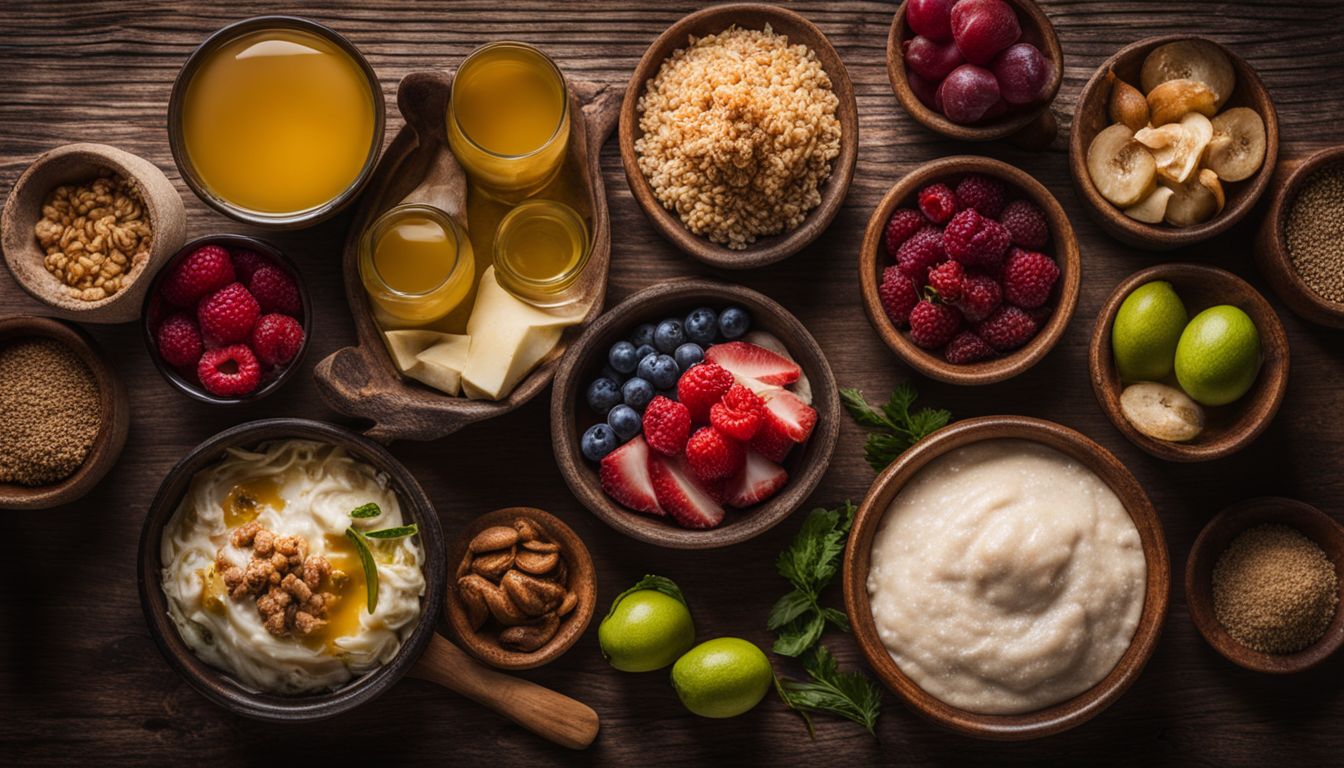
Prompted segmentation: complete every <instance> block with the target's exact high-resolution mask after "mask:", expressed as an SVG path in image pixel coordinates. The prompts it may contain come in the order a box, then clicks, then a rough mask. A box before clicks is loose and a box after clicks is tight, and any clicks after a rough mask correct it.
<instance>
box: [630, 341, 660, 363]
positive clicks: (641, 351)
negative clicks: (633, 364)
mask: <svg viewBox="0 0 1344 768" xmlns="http://www.w3.org/2000/svg"><path fill="white" fill-rule="evenodd" d="M656 354H658V350H656V349H654V348H653V345H652V344H640V345H639V348H638V349H636V350H635V360H636V361H639V360H643V359H644V358H646V357H648V356H649V355H656Z"/></svg>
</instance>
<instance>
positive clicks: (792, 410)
mask: <svg viewBox="0 0 1344 768" xmlns="http://www.w3.org/2000/svg"><path fill="white" fill-rule="evenodd" d="M765 411H766V413H767V414H769V416H767V417H766V422H767V423H768V422H770V421H778V422H779V423H780V424H782V425H783V429H784V432H785V434H787V435H788V436H789V439H790V440H792V441H793V442H795V443H801V442H803V441H804V440H806V439H807V436H808V435H810V434H812V428H813V427H815V426H816V425H817V412H816V410H815V409H813V408H812V406H810V405H808V404H807V403H804V402H803V401H802V400H801V399H799V397H798V396H797V395H795V394H793V393H792V392H790V391H789V390H787V389H780V390H776V391H774V392H770V393H769V394H767V395H766V396H765ZM771 417H773V418H771Z"/></svg>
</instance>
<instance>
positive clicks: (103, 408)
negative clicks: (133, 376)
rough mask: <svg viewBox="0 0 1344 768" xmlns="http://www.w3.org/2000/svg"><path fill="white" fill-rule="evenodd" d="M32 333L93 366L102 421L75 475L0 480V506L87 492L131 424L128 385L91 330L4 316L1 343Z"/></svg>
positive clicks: (117, 452) (43, 505) (52, 502)
mask: <svg viewBox="0 0 1344 768" xmlns="http://www.w3.org/2000/svg"><path fill="white" fill-rule="evenodd" d="M31 338H46V339H52V340H54V341H57V342H60V343H61V344H64V345H65V346H66V347H67V348H68V349H69V350H70V351H71V352H74V353H75V356H76V357H78V358H79V359H80V360H81V361H82V362H83V363H84V364H85V365H87V366H88V367H89V372H90V373H92V374H93V378H94V379H95V380H96V381H97V383H98V408H99V411H100V415H99V421H100V424H99V426H98V434H97V435H96V436H95V437H94V438H93V445H92V446H90V448H89V454H88V456H86V457H85V458H84V463H83V464H81V465H80V466H79V468H78V469H76V470H75V471H74V473H73V474H71V475H70V476H69V477H67V478H65V479H64V480H62V481H60V482H58V483H55V484H53V485H41V486H27V485H19V484H17V483H0V509H48V508H51V507H56V506H60V505H62V504H69V503H70V502H72V501H74V500H76V499H79V498H81V497H83V496H84V495H85V494H87V493H88V492H89V491H91V490H93V487H94V486H96V485H97V484H98V481H100V480H102V479H103V477H104V476H105V475H106V474H107V472H108V470H110V469H112V465H113V464H116V463H117V458H118V457H120V456H121V449H122V447H123V446H125V445H126V433H127V431H128V430H129V429H130V425H131V406H130V402H129V400H128V399H127V396H126V387H125V385H123V384H122V382H121V379H120V377H118V376H117V374H116V371H114V370H113V369H112V366H111V365H109V364H108V362H107V358H106V357H104V356H103V354H102V353H101V352H100V351H98V348H97V346H96V345H95V344H94V342H93V339H91V338H89V336H88V334H86V333H84V332H83V331H81V330H79V329H78V328H76V327H74V326H71V325H67V324H65V323H63V322H61V321H59V320H52V319H49V318H45V317H27V316H21V317H6V318H0V348H3V347H4V346H6V345H8V344H9V343H10V342H12V341H20V340H23V339H31Z"/></svg>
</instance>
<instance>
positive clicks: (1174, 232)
mask: <svg viewBox="0 0 1344 768" xmlns="http://www.w3.org/2000/svg"><path fill="white" fill-rule="evenodd" d="M1178 40H1202V41H1204V42H1206V43H1211V44H1213V45H1216V46H1218V48H1219V49H1220V50H1222V52H1223V53H1224V54H1226V55H1227V58H1228V60H1229V61H1231V62H1232V68H1233V69H1234V70H1236V74H1237V84H1236V87H1235V89H1234V90H1233V91H1232V95H1231V97H1229V98H1228V100H1227V102H1226V103H1224V104H1223V106H1222V109H1221V110H1219V111H1220V112H1221V111H1225V110H1227V109H1230V108H1232V107H1250V108H1251V109H1254V110H1255V111H1256V112H1258V113H1260V117H1261V118H1262V119H1263V120H1264V121H1265V162H1264V164H1263V165H1261V166H1260V170H1259V171H1258V172H1257V173H1256V174H1255V175H1254V176H1252V177H1251V178H1249V179H1246V180H1245V181H1237V182H1229V183H1228V184H1226V185H1225V186H1224V190H1225V192H1226V194H1227V204H1226V205H1225V206H1224V208H1223V210H1222V212H1221V213H1219V214H1218V215H1217V216H1214V217H1213V218H1212V219H1209V220H1208V221H1206V222H1204V223H1203V224H1196V225H1194V226H1190V227H1173V226H1168V225H1166V224H1144V223H1143V222H1141V221H1135V220H1134V219H1131V218H1129V217H1128V216H1126V215H1125V214H1124V212H1123V211H1122V210H1120V209H1119V208H1117V207H1116V206H1114V205H1112V204H1111V203H1110V201H1108V200H1107V199H1106V198H1104V197H1102V196H1101V193H1100V192H1098V191H1097V187H1096V185H1094V184H1093V183H1092V176H1091V175H1090V174H1089V173H1088V172H1087V148H1088V147H1089V146H1091V144H1092V139H1094V138H1096V136H1097V134H1098V133H1101V132H1102V131H1103V130H1104V129H1105V128H1107V127H1108V126H1109V125H1110V124H1111V119H1110V117H1109V116H1108V114H1107V108H1106V103H1107V100H1108V99H1109V98H1110V93H1111V89H1110V86H1109V85H1108V84H1107V83H1106V73H1107V72H1108V71H1110V70H1112V69H1114V70H1115V74H1116V76H1117V77H1119V78H1120V79H1121V80H1124V81H1125V82H1127V83H1129V84H1130V85H1133V86H1134V87H1135V88H1138V87H1139V86H1138V82H1139V77H1138V75H1139V70H1140V69H1141V68H1142V67H1143V60H1144V59H1145V58H1146V57H1147V56H1148V54H1149V53H1150V52H1151V51H1152V50H1153V49H1155V48H1157V47H1158V46H1161V45H1165V44H1167V43H1172V42H1176V41H1178ZM1073 115H1074V117H1073V128H1072V130H1071V131H1070V136H1069V170H1070V172H1072V174H1073V185H1074V187H1075V188H1076V189H1077V190H1078V193H1079V195H1081V196H1082V198H1083V202H1084V204H1085V205H1084V207H1085V208H1086V209H1087V212H1088V213H1089V214H1090V215H1091V216H1092V218H1093V220H1095V221H1096V222H1097V224H1099V225H1100V226H1101V228H1102V229H1104V230H1106V232H1107V233H1108V234H1110V235H1111V236H1112V237H1114V238H1115V239H1117V240H1119V241H1121V242H1123V243H1126V244H1128V245H1132V246H1134V247H1135V248H1143V249H1146V250H1152V251H1166V250H1171V249H1172V248H1180V247H1182V246H1186V245H1193V244H1195V243H1199V242H1203V241H1205V240H1208V239H1209V238H1211V237H1214V236H1215V235H1219V234H1221V233H1223V232H1226V231H1227V230H1228V229H1229V228H1231V227H1232V225H1233V224H1236V223H1237V222H1238V221H1241V220H1242V219H1243V218H1245V217H1246V214H1248V213H1250V211H1251V208H1253V207H1255V202H1256V201H1257V200H1259V199H1260V195H1261V194H1263V193H1264V191H1265V188H1266V187H1268V186H1269V181H1270V178H1272V177H1273V175H1274V166H1275V164H1276V163H1277V162H1278V157H1279V116H1278V112H1277V111H1275V109H1274V101H1273V99H1271V98H1270V96H1269V90H1268V89H1267V88H1265V84H1264V83H1263V82H1262V81H1261V80H1260V75H1258V74H1256V71H1255V70H1254V69H1253V68H1252V67H1251V65H1249V64H1247V63H1246V62H1245V61H1244V60H1242V58H1241V57H1239V56H1237V55H1236V54H1235V53H1233V52H1232V51H1231V50H1229V49H1228V48H1227V47H1225V46H1223V45H1222V44H1221V43H1219V42H1218V41H1216V40H1212V39H1210V38H1207V37H1201V36H1199V35H1163V36H1161V37H1150V38H1147V39H1146V40H1140V41H1139V42H1137V43H1131V44H1130V45H1127V46H1125V47H1124V48H1121V49H1120V50H1119V52H1117V53H1116V54H1115V55H1114V56H1112V57H1110V58H1109V59H1107V60H1106V61H1105V62H1104V63H1102V65H1101V66H1100V67H1097V71H1096V72H1094V73H1093V74H1092V78H1091V79H1090V80H1088V81H1087V85H1084V86H1083V90H1082V92H1081V93H1080V94H1079V96H1078V105H1077V107H1076V108H1075V109H1074V112H1073Z"/></svg>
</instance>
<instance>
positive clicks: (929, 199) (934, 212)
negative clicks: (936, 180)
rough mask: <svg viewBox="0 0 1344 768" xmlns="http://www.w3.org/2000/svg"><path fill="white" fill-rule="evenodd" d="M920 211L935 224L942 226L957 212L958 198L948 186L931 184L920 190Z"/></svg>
mask: <svg viewBox="0 0 1344 768" xmlns="http://www.w3.org/2000/svg"><path fill="white" fill-rule="evenodd" d="M919 210H920V212H922V213H923V214H924V217H925V218H927V219H928V220H929V221H932V222H933V223H934V224H942V223H943V222H945V221H947V220H948V219H950V218H952V214H954V213H956V212H957V198H956V196H955V195H953V194H952V190H951V189H950V188H948V186H947V185H946V184H930V185H929V186H927V187H925V188H923V189H921V190H919Z"/></svg>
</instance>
